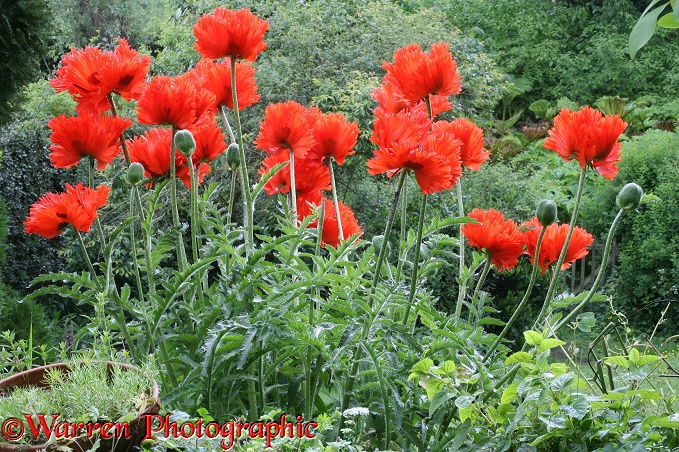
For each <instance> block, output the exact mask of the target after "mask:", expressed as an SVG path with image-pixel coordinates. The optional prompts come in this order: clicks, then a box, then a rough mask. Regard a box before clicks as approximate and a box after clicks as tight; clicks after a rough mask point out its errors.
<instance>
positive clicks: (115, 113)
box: [107, 93, 130, 166]
mask: <svg viewBox="0 0 679 452" xmlns="http://www.w3.org/2000/svg"><path fill="white" fill-rule="evenodd" d="M107 99H108V103H109V105H111V114H112V115H113V116H114V117H115V116H118V111H117V110H116V104H115V102H113V95H112V94H111V93H109V94H108V96H107ZM120 146H121V147H122V148H123V155H124V156H125V165H127V166H130V153H129V152H128V150H127V143H126V142H125V138H124V137H123V136H121V137H120Z"/></svg>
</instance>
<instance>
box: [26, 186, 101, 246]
mask: <svg viewBox="0 0 679 452" xmlns="http://www.w3.org/2000/svg"><path fill="white" fill-rule="evenodd" d="M109 191H110V188H109V187H107V186H105V185H101V186H99V187H98V188H97V189H96V190H95V189H92V188H90V187H85V186H83V184H82V182H81V183H79V184H78V185H76V186H75V187H72V186H70V185H69V184H66V193H58V194H57V193H47V194H45V195H44V196H42V197H41V198H40V199H39V200H38V202H36V203H35V204H33V205H32V206H31V209H30V212H29V214H28V218H27V219H26V221H24V230H25V231H26V233H27V234H39V235H42V236H43V237H45V238H47V239H51V238H54V237H56V236H58V235H59V234H61V233H62V232H63V231H64V229H65V228H66V226H68V225H69V224H70V225H72V226H73V227H74V228H75V229H76V230H78V231H80V232H90V228H91V227H92V223H94V220H95V219H96V218H97V216H98V213H97V210H98V209H99V208H100V207H102V206H103V205H104V204H106V200H107V198H108V193H109Z"/></svg>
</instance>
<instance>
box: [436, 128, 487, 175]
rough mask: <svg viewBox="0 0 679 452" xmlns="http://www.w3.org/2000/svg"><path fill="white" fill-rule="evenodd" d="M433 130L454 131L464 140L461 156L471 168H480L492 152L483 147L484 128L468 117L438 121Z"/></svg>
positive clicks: (454, 133) (463, 162)
mask: <svg viewBox="0 0 679 452" xmlns="http://www.w3.org/2000/svg"><path fill="white" fill-rule="evenodd" d="M433 131H434V133H436V132H446V133H452V134H453V135H455V137H456V138H457V139H458V140H460V141H461V142H462V148H461V149H460V157H461V159H462V164H463V165H464V166H466V167H467V168H469V169H472V170H478V169H479V168H480V167H481V164H482V163H483V162H485V161H486V160H488V157H489V156H490V152H488V151H486V150H485V149H484V148H483V130H482V129H481V127H479V126H477V125H476V124H474V123H473V122H471V121H470V120H469V119H467V118H458V119H456V120H455V121H453V122H447V121H437V122H435V123H434V125H433Z"/></svg>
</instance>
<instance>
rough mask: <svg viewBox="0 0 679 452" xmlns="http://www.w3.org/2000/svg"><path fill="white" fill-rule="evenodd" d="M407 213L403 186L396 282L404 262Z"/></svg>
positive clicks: (405, 188)
mask: <svg viewBox="0 0 679 452" xmlns="http://www.w3.org/2000/svg"><path fill="white" fill-rule="evenodd" d="M407 213H408V185H407V184H405V185H404V186H403V195H402V199H401V238H400V240H399V250H398V264H397V266H396V282H399V281H401V272H402V271H403V263H404V262H405V260H406V256H405V255H406V253H407V252H408V248H407V245H408V244H407V239H408V235H407V234H408V228H407V227H406V222H407Z"/></svg>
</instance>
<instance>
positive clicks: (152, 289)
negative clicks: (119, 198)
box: [132, 187, 156, 295]
mask: <svg viewBox="0 0 679 452" xmlns="http://www.w3.org/2000/svg"><path fill="white" fill-rule="evenodd" d="M132 191H133V192H134V197H135V201H136V202H137V210H138V211H139V220H140V221H141V223H144V221H145V220H144V210H143V207H142V204H141V196H140V195H139V189H138V188H137V187H132ZM149 224H151V218H149ZM143 229H144V232H145V234H144V235H145V239H146V241H145V244H144V255H145V257H146V278H147V279H148V282H149V293H150V294H151V295H154V294H155V293H156V282H155V278H154V276H153V273H154V268H153V258H152V254H151V253H152V252H151V231H150V230H148V229H146V228H143Z"/></svg>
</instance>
